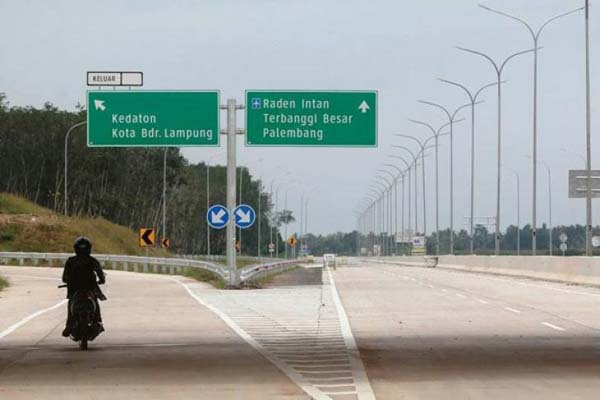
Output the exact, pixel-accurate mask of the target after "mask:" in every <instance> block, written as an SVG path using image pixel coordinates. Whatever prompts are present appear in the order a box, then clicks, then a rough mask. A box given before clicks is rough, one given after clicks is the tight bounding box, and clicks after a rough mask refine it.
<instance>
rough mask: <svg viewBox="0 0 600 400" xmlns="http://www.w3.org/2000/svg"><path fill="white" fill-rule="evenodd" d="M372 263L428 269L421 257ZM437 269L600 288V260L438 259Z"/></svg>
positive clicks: (523, 258) (588, 258)
mask: <svg viewBox="0 0 600 400" xmlns="http://www.w3.org/2000/svg"><path fill="white" fill-rule="evenodd" d="M372 260H375V261H383V262H389V263H392V264H399V265H406V266H419V267H425V266H427V265H426V261H425V259H424V258H423V257H379V258H373V259H372ZM437 268H446V269H453V270H460V271H470V272H483V273H490V274H497V275H509V276H520V277H528V278H536V279H543V280H549V281H557V282H568V283H578V284H584V285H594V286H600V257H561V256H536V257H531V256H523V257H517V256H498V257H496V256H440V257H439V263H438V266H437Z"/></svg>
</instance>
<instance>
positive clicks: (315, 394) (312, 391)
mask: <svg viewBox="0 0 600 400" xmlns="http://www.w3.org/2000/svg"><path fill="white" fill-rule="evenodd" d="M167 279H169V280H171V281H173V282H176V283H178V284H179V285H181V286H182V287H183V288H184V289H185V290H186V291H187V293H188V294H189V295H190V296H191V297H192V298H193V299H194V300H196V301H197V302H198V304H200V305H202V306H204V307H206V308H208V309H209V310H211V311H212V312H213V313H215V314H216V315H217V316H218V317H219V318H221V319H222V320H223V322H225V323H226V324H227V325H229V327H230V328H231V329H232V330H233V331H234V332H235V333H237V334H238V335H239V336H240V337H241V338H242V339H244V340H245V341H246V343H248V344H249V345H250V346H252V347H253V348H254V349H255V350H256V351H258V352H259V353H260V354H262V356H263V357H265V358H266V359H267V360H269V361H270V362H271V363H273V364H274V365H275V366H277V368H279V369H280V370H281V371H283V373H284V374H286V375H287V376H288V377H289V378H290V379H291V380H292V381H293V382H294V383H296V385H298V386H300V388H301V389H302V390H304V391H305V392H306V393H307V394H308V395H309V396H311V397H312V398H314V399H319V400H321V399H323V400H326V399H327V398H328V396H326V395H324V394H323V393H322V392H321V391H320V390H319V389H316V388H315V387H313V386H312V385H311V384H310V383H309V382H308V381H307V380H306V379H305V378H304V377H303V376H302V374H300V373H298V372H296V371H295V370H294V369H293V368H290V367H289V366H288V365H286V364H285V363H283V362H281V361H280V360H279V359H278V358H276V357H273V356H272V355H271V353H269V351H267V350H265V348H264V347H263V346H261V345H260V344H259V343H258V342H257V341H256V340H255V339H254V338H253V337H252V336H250V335H248V334H247V333H246V331H244V330H243V329H242V328H240V326H239V325H238V324H236V323H235V322H234V321H233V320H232V319H231V318H229V317H228V316H227V315H226V314H225V313H223V312H221V310H219V309H218V308H216V307H213V306H212V305H210V304H208V303H206V302H205V301H204V300H202V299H201V298H200V297H199V296H198V295H196V294H195V293H194V292H193V291H192V290H191V289H190V288H189V285H187V284H185V283H183V282H181V281H180V280H178V279H175V278H167Z"/></svg>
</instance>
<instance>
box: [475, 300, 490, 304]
mask: <svg viewBox="0 0 600 400" xmlns="http://www.w3.org/2000/svg"><path fill="white" fill-rule="evenodd" d="M477 301H478V302H480V303H481V304H490V303H489V302H487V301H485V300H483V299H477Z"/></svg>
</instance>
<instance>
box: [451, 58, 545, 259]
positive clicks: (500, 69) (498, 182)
mask: <svg viewBox="0 0 600 400" xmlns="http://www.w3.org/2000/svg"><path fill="white" fill-rule="evenodd" d="M457 48H458V49H459V50H462V51H466V52H468V53H471V54H475V55H478V56H480V57H483V58H485V59H486V60H487V61H489V63H490V64H491V65H492V67H494V71H495V72H496V77H497V85H496V87H497V89H498V144H497V146H498V156H497V158H498V159H497V179H496V235H495V236H496V237H495V244H496V246H495V247H496V249H495V254H496V255H500V191H501V175H502V169H501V168H502V72H503V71H504V68H505V67H506V65H507V63H508V62H509V61H510V60H512V59H513V58H515V57H518V56H520V55H523V54H527V53H531V52H532V51H534V50H535V49H529V50H523V51H519V52H516V53H514V54H511V55H510V56H508V57H507V58H506V59H504V61H502V63H497V62H496V61H494V60H493V59H492V58H491V57H490V56H488V55H487V54H484V53H482V52H479V51H475V50H471V49H467V48H464V47H457Z"/></svg>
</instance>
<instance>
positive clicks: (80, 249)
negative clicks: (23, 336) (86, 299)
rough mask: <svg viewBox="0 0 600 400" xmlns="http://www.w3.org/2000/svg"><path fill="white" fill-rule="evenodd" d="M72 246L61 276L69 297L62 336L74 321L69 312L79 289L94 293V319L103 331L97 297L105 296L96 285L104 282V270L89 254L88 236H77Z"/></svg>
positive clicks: (89, 242)
mask: <svg viewBox="0 0 600 400" xmlns="http://www.w3.org/2000/svg"><path fill="white" fill-rule="evenodd" d="M73 248H74V250H75V256H74V257H69V259H68V260H67V262H66V263H65V268H64V270H63V276H62V280H63V282H64V283H66V284H67V298H68V299H69V304H68V306H67V310H68V314H67V323H66V326H65V329H64V331H63V332H62V335H63V336H64V337H68V336H69V334H70V333H71V328H72V326H73V322H74V321H73V315H72V313H71V302H72V300H73V296H74V294H75V293H76V292H77V291H80V290H91V291H93V292H94V293H95V295H96V296H95V298H94V301H95V302H96V316H95V320H96V323H97V324H98V325H99V328H100V331H101V332H102V331H104V327H103V325H102V315H101V314H100V305H99V304H98V298H101V299H104V298H105V297H104V294H102V291H100V288H99V287H98V284H104V283H105V282H106V277H105V276H104V271H102V266H101V265H100V263H99V262H98V260H96V259H95V258H94V257H92V256H91V254H92V242H91V241H90V240H89V239H88V238H86V237H84V236H81V237H79V238H77V239H76V240H75V243H74V244H73ZM96 277H97V280H96Z"/></svg>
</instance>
